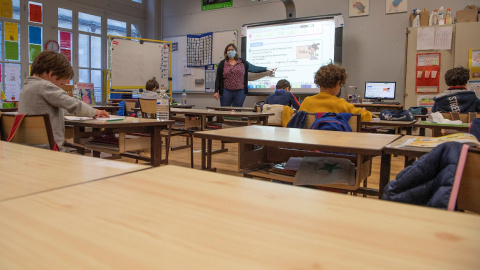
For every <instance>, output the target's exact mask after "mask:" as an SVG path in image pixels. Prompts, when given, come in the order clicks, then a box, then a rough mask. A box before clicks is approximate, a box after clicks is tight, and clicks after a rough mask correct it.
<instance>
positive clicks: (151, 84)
mask: <svg viewBox="0 0 480 270" xmlns="http://www.w3.org/2000/svg"><path fill="white" fill-rule="evenodd" d="M158 88H160V85H159V84H158V82H157V80H155V79H151V80H148V81H147V83H146V84H145V90H143V92H142V95H140V98H142V99H159V98H160V96H159V95H158V94H157V93H156V91H157V90H158ZM137 107H138V106H137Z"/></svg>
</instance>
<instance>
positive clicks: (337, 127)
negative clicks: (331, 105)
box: [310, 113, 352, 132]
mask: <svg viewBox="0 0 480 270" xmlns="http://www.w3.org/2000/svg"><path fill="white" fill-rule="evenodd" d="M350 117H352V114H351V113H324V114H321V116H319V115H318V114H316V118H317V119H316V120H315V122H313V124H312V126H311V127H310V128H311V129H319V130H333V131H349V132H352V128H351V127H350V125H349V124H348V120H350Z"/></svg>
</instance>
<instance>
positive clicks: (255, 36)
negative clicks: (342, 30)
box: [246, 18, 335, 88]
mask: <svg viewBox="0 0 480 270" xmlns="http://www.w3.org/2000/svg"><path fill="white" fill-rule="evenodd" d="M246 37H247V42H246V53H247V55H246V58H247V61H249V62H250V63H252V64H254V65H257V66H264V67H268V68H277V71H276V73H275V77H264V78H262V79H260V80H256V81H252V82H249V88H275V85H276V83H277V81H278V80H279V79H287V80H289V81H290V83H291V84H292V88H317V86H316V85H315V83H314V74H315V72H316V71H317V70H318V69H319V68H320V66H322V65H324V64H328V63H330V62H333V59H334V50H335V22H334V19H333V18H328V19H321V20H315V21H303V22H302V21H300V22H294V23H288V24H285V23H284V24H276V25H262V26H253V27H247V30H246Z"/></svg>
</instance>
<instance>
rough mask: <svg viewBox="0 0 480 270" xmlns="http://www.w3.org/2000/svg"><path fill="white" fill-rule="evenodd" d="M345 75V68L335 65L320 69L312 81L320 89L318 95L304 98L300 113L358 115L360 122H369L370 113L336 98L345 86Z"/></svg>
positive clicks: (370, 118)
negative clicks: (344, 113)
mask: <svg viewBox="0 0 480 270" xmlns="http://www.w3.org/2000/svg"><path fill="white" fill-rule="evenodd" d="M346 79H347V73H346V71H345V68H343V67H340V66H337V65H335V64H328V65H325V66H322V67H320V69H319V70H318V71H317V73H316V74H315V78H314V81H315V83H316V84H317V85H318V86H319V87H320V93H318V94H316V95H314V96H310V97H306V98H305V100H304V101H303V102H302V105H300V109H299V110H300V111H305V112H308V113H317V112H333V113H342V112H346V113H352V114H360V115H361V119H362V121H371V120H372V113H371V112H369V111H367V110H365V109H362V108H356V107H355V106H354V105H353V104H350V103H348V102H347V101H346V100H345V99H343V98H338V97H337V94H338V93H339V91H340V88H341V87H342V86H343V85H344V84H345V81H346Z"/></svg>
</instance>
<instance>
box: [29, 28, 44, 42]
mask: <svg viewBox="0 0 480 270" xmlns="http://www.w3.org/2000/svg"><path fill="white" fill-rule="evenodd" d="M28 43H31V44H39V45H41V44H42V28H41V27H37V26H31V25H29V26H28Z"/></svg>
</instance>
